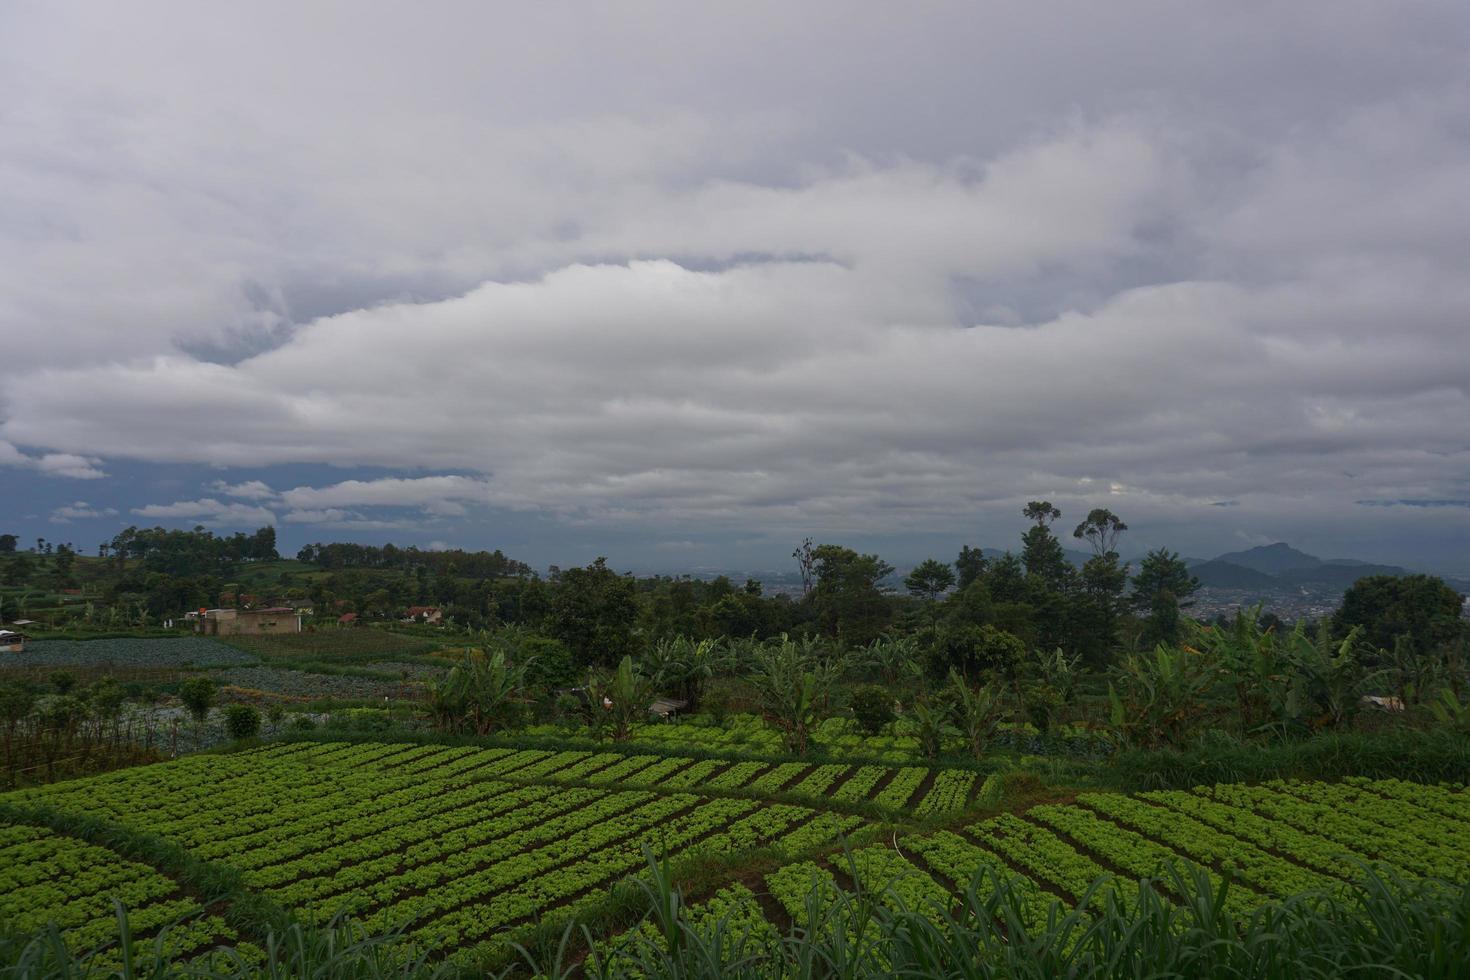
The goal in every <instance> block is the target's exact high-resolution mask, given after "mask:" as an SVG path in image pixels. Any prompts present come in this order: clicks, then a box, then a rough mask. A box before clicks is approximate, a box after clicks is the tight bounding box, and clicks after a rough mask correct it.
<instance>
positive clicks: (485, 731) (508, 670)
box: [428, 650, 526, 735]
mask: <svg viewBox="0 0 1470 980" xmlns="http://www.w3.org/2000/svg"><path fill="white" fill-rule="evenodd" d="M525 672H526V668H525V665H518V666H513V665H511V664H510V663H509V662H508V661H507V660H506V657H505V651H503V650H497V651H495V652H494V653H493V654H491V655H489V656H486V655H485V654H484V653H482V652H481V651H479V650H467V651H466V652H465V656H464V659H463V660H461V661H460V662H459V663H458V664H456V665H455V666H454V667H453V668H451V669H450V671H449V673H448V674H447V675H446V676H445V677H444V679H443V680H442V681H434V682H431V683H430V684H429V692H428V693H429V712H430V715H431V716H432V717H433V720H434V724H435V726H436V727H437V728H439V729H440V730H441V731H449V732H462V731H469V732H473V733H474V734H476V735H489V734H490V733H491V732H494V731H495V730H496V729H498V728H504V727H507V726H508V725H509V724H510V723H511V722H512V721H513V720H514V719H515V717H516V716H517V715H518V714H519V713H520V710H521V707H522V705H523V704H524V703H525V695H524V691H523V688H524V683H523V682H524V678H525Z"/></svg>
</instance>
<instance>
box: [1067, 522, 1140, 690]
mask: <svg viewBox="0 0 1470 980" xmlns="http://www.w3.org/2000/svg"><path fill="white" fill-rule="evenodd" d="M1126 530H1128V525H1127V524H1124V523H1123V522H1122V521H1121V520H1119V519H1118V515H1116V514H1114V513H1113V512H1112V511H1110V510H1108V509H1107V508H1105V507H1096V508H1094V509H1093V510H1091V511H1089V512H1088V514H1087V519H1086V520H1084V521H1083V522H1082V523H1080V524H1078V525H1077V527H1076V529H1075V530H1073V531H1072V536H1073V537H1074V538H1082V539H1084V540H1086V541H1087V542H1088V544H1090V545H1092V557H1091V558H1089V559H1088V560H1087V562H1086V564H1084V565H1083V566H1082V575H1081V585H1082V595H1081V597H1080V600H1079V602H1078V603H1077V606H1076V609H1075V614H1076V616H1075V618H1076V625H1077V627H1078V632H1077V634H1076V636H1077V643H1076V647H1077V649H1078V650H1079V651H1080V652H1082V654H1083V656H1084V658H1085V659H1086V660H1087V661H1088V662H1089V663H1092V664H1094V665H1101V664H1103V663H1105V662H1107V660H1108V659H1109V657H1111V656H1112V653H1113V650H1114V648H1115V647H1116V646H1117V642H1118V618H1119V615H1120V614H1121V612H1122V610H1121V608H1120V607H1121V605H1122V595H1123V589H1124V588H1125V587H1126V586H1127V584H1128V566H1127V565H1126V564H1124V563H1122V562H1120V561H1119V560H1118V551H1117V546H1118V538H1119V537H1121V536H1122V534H1123V532H1124V531H1126Z"/></svg>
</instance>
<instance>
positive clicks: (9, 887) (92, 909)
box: [0, 824, 262, 967]
mask: <svg viewBox="0 0 1470 980" xmlns="http://www.w3.org/2000/svg"><path fill="white" fill-rule="evenodd" d="M114 900H116V901H121V902H123V903H124V904H125V905H126V906H127V908H128V911H129V921H130V923H131V926H132V930H133V936H134V939H135V940H142V941H148V940H150V938H151V937H153V936H154V935H155V934H156V933H158V932H159V930H160V929H163V928H164V927H168V930H167V938H166V940H165V946H166V949H167V950H168V952H169V953H171V954H173V955H177V956H181V957H184V958H189V957H192V956H197V955H200V954H203V953H205V952H207V951H208V950H211V949H213V948H214V947H216V946H219V945H222V944H226V943H228V944H229V945H232V946H235V947H236V948H237V949H238V950H239V952H240V953H241V955H243V956H245V957H247V958H250V959H254V958H258V957H260V956H261V955H262V953H261V951H260V950H259V949H258V948H256V947H254V946H252V945H251V944H250V943H247V942H241V940H240V937H239V935H238V934H237V933H236V932H235V930H234V929H232V928H231V927H230V926H229V924H228V923H226V922H225V921H224V920H223V919H221V918H220V917H219V916H217V915H213V914H208V913H206V912H205V910H204V909H203V908H201V907H200V905H199V903H198V901H196V900H195V899H193V898H191V897H189V896H187V895H184V894H183V893H182V891H181V890H180V888H179V886H178V884H177V883H176V882H174V881H173V880H172V879H170V878H167V877H165V876H164V875H162V874H160V873H159V872H158V871H157V870H155V869H154V868H151V867H148V866H147V865H144V864H139V863H137V862H135V861H129V860H126V859H124V858H123V857H121V856H120V855H118V854H115V853H114V852H112V851H110V850H108V849H106V848H103V847H97V846H94V845H92V844H88V843H84V842H82V841H79V840H76V839H74V838H70V837H65V836H62V835H60V834H57V833H54V832H53V831H51V830H49V829H47V828H44V827H36V826H31V825H28V824H0V922H3V923H5V925H6V927H7V928H9V929H12V930H15V931H18V932H30V931H33V930H37V929H40V928H42V927H43V926H45V925H46V924H47V923H50V922H54V923H56V925H57V927H58V928H60V929H62V930H63V932H64V934H65V936H66V939H67V943H68V945H69V946H71V947H72V948H74V949H79V950H86V949H104V950H106V952H104V953H103V954H102V956H101V959H100V960H99V965H104V966H107V967H115V966H117V965H120V963H121V954H120V952H119V951H118V950H117V949H116V948H115V939H116V936H117V919H116V916H115V914H114V906H113V902H114ZM109 946H112V947H113V948H109Z"/></svg>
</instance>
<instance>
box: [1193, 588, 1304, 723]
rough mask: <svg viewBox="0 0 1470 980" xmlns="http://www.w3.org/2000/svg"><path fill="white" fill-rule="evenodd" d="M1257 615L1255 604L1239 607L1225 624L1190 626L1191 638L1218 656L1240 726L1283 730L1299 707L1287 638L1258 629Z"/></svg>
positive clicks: (1295, 717) (1295, 718)
mask: <svg viewBox="0 0 1470 980" xmlns="http://www.w3.org/2000/svg"><path fill="white" fill-rule="evenodd" d="M1260 617H1261V607H1260V606H1259V605H1256V606H1253V607H1251V608H1249V609H1238V610H1236V613H1235V620H1234V622H1232V623H1231V624H1230V625H1229V626H1228V627H1227V628H1225V629H1218V628H1215V627H1208V626H1195V627H1194V628H1193V629H1192V631H1191V636H1190V642H1191V644H1192V645H1194V646H1195V647H1197V648H1199V649H1201V650H1208V651H1209V652H1211V653H1212V654H1213V655H1214V656H1215V657H1216V658H1218V659H1219V661H1220V665H1221V667H1222V668H1223V669H1224V671H1225V674H1226V676H1228V677H1229V678H1230V685H1231V687H1232V689H1233V690H1234V692H1235V702H1236V711H1237V714H1238V717H1239V718H1240V725H1241V730H1242V732H1245V733H1248V732H1257V731H1262V730H1272V731H1276V732H1278V733H1280V734H1285V733H1286V731H1287V730H1288V729H1289V728H1291V727H1292V726H1293V725H1294V724H1296V723H1297V722H1298V721H1299V719H1300V716H1301V713H1302V712H1301V700H1302V699H1301V696H1300V684H1299V683H1298V682H1297V679H1296V676H1295V671H1294V670H1293V666H1292V660H1291V656H1290V650H1289V646H1290V644H1289V643H1287V642H1284V641H1283V638H1282V637H1281V636H1280V635H1279V634H1277V632H1276V631H1275V630H1274V629H1271V628H1267V629H1264V630H1263V629H1261V619H1260Z"/></svg>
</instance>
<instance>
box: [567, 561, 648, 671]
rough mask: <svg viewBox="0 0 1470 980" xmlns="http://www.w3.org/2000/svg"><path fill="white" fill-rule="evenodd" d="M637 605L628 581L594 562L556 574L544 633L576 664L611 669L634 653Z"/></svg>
mask: <svg viewBox="0 0 1470 980" xmlns="http://www.w3.org/2000/svg"><path fill="white" fill-rule="evenodd" d="M637 620H638V601H637V594H636V591H635V586H634V583H633V580H632V579H630V578H628V577H626V576H623V575H619V574H618V573H617V572H614V571H613V570H612V569H611V568H608V567H607V559H606V558H598V559H597V560H596V561H594V562H593V563H592V564H590V565H588V566H587V567H586V568H570V569H567V570H566V571H564V572H562V573H561V576H560V579H559V580H558V581H557V583H556V593H555V595H554V596H553V597H552V600H551V610H550V612H549V613H548V615H547V627H548V632H550V633H551V635H552V636H554V637H556V638H557V639H558V640H561V641H562V642H563V643H565V644H566V645H567V648H568V649H570V650H571V651H572V656H573V657H574V658H575V659H576V662H577V664H578V665H579V666H583V667H586V666H611V665H613V664H616V663H617V662H618V661H619V660H621V659H622V658H623V657H625V656H628V655H629V654H631V653H632V652H633V626H634V624H635V623H636V622H637Z"/></svg>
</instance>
